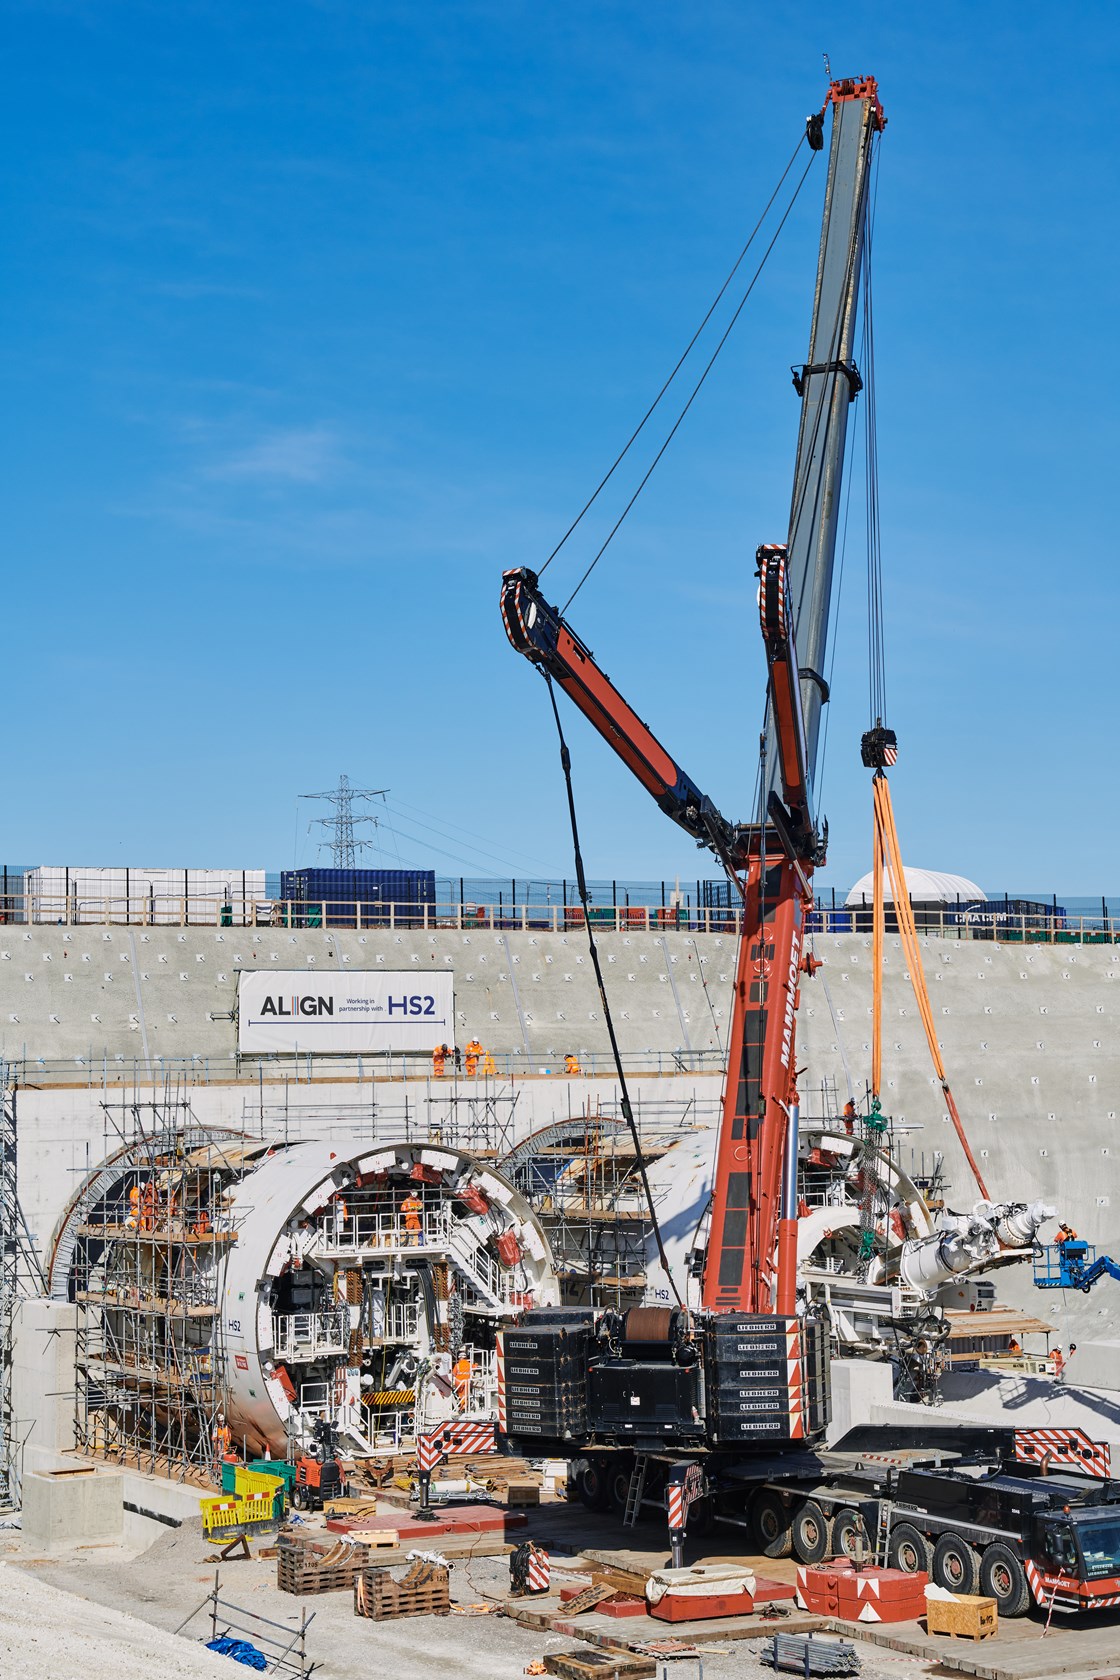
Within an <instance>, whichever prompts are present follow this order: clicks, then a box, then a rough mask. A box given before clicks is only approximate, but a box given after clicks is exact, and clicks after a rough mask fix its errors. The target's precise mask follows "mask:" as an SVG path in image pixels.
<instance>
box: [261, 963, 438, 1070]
mask: <svg viewBox="0 0 1120 1680" xmlns="http://www.w3.org/2000/svg"><path fill="white" fill-rule="evenodd" d="M454 1032H455V1011H454V981H453V979H452V976H451V975H450V974H423V975H418V974H415V973H413V974H386V973H383V972H381V971H380V970H378V971H377V972H375V973H363V972H361V971H359V972H358V973H356V974H355V973H348V974H308V973H306V972H300V973H294V972H291V971H288V972H283V971H282V972H281V973H279V974H277V973H268V974H242V975H241V976H240V979H239V982H238V990H237V1043H238V1048H239V1049H241V1050H244V1051H254V1050H291V1051H295V1050H301V1051H312V1052H314V1053H316V1054H318V1053H319V1052H322V1051H328V1052H329V1051H332V1050H333V1051H337V1052H338V1053H339V1054H349V1055H353V1054H355V1053H356V1052H358V1053H366V1052H368V1053H373V1052H376V1051H388V1050H426V1051H431V1050H433V1049H434V1048H435V1047H436V1045H438V1044H443V1043H447V1044H452V1043H453V1042H454Z"/></svg>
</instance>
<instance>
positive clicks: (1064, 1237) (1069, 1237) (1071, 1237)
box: [1054, 1225, 1077, 1248]
mask: <svg viewBox="0 0 1120 1680" xmlns="http://www.w3.org/2000/svg"><path fill="white" fill-rule="evenodd" d="M1054 1241H1055V1242H1056V1243H1057V1245H1058V1247H1059V1248H1061V1246H1062V1244H1063V1243H1067V1242H1076V1241H1077V1232H1076V1231H1075V1230H1074V1228H1073V1226H1072V1225H1059V1226H1058V1235H1057V1236H1056V1237H1055V1238H1054Z"/></svg>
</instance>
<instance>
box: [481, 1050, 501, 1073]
mask: <svg viewBox="0 0 1120 1680" xmlns="http://www.w3.org/2000/svg"><path fill="white" fill-rule="evenodd" d="M497 1071H498V1068H497V1064H496V1062H495V1061H494V1058H493V1056H492V1055H491V1054H490V1052H489V1050H487V1052H486V1054H485V1055H484V1056H483V1058H482V1075H483V1078H484V1079H493V1077H494V1075H495V1074H496V1073H497Z"/></svg>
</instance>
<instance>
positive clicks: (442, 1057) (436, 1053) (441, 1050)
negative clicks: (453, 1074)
mask: <svg viewBox="0 0 1120 1680" xmlns="http://www.w3.org/2000/svg"><path fill="white" fill-rule="evenodd" d="M450 1053H451V1052H450V1051H449V1050H448V1048H447V1045H446V1044H437V1045H436V1047H435V1049H434V1050H433V1051H432V1072H433V1074H434V1075H435V1077H436V1078H437V1079H442V1078H443V1075H444V1070H445V1069H446V1067H447V1058H448V1056H449V1055H450Z"/></svg>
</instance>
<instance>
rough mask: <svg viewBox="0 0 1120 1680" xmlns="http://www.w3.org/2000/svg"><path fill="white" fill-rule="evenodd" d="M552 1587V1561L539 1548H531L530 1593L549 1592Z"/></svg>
mask: <svg viewBox="0 0 1120 1680" xmlns="http://www.w3.org/2000/svg"><path fill="white" fill-rule="evenodd" d="M551 1585H552V1559H551V1558H550V1557H549V1555H548V1553H547V1552H545V1551H542V1550H541V1548H540V1547H539V1546H532V1545H531V1546H530V1548H529V1591H530V1592H531V1593H541V1592H547V1591H548V1589H549V1587H550V1586H551Z"/></svg>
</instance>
